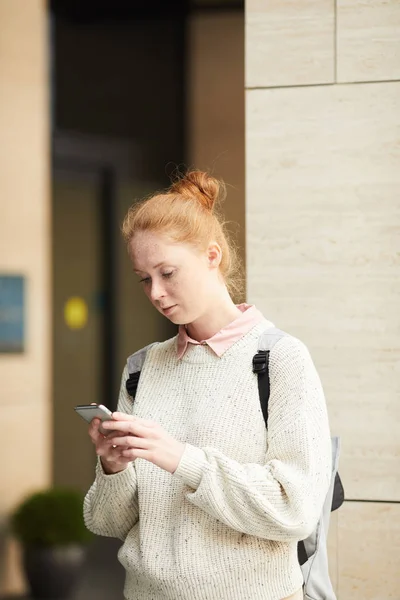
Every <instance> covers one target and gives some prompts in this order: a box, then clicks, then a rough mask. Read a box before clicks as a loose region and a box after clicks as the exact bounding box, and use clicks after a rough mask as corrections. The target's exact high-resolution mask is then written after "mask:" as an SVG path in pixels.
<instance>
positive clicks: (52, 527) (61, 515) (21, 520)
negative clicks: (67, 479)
mask: <svg viewBox="0 0 400 600" xmlns="http://www.w3.org/2000/svg"><path fill="white" fill-rule="evenodd" d="M11 528H12V531H13V533H14V535H15V536H16V537H17V538H18V539H19V540H20V541H21V542H22V543H23V544H24V545H35V546H65V545H68V544H84V543H87V542H88V541H89V540H90V539H91V537H92V534H91V533H90V532H89V531H88V529H86V526H85V523H84V520H83V494H81V493H80V492H78V491H77V490H75V489H69V488H51V489H49V490H44V491H41V492H36V493H34V494H32V495H30V496H28V497H27V498H26V499H25V500H24V501H23V502H22V503H21V504H20V505H19V506H18V507H17V509H16V510H15V512H14V514H13V515H12V517H11Z"/></svg>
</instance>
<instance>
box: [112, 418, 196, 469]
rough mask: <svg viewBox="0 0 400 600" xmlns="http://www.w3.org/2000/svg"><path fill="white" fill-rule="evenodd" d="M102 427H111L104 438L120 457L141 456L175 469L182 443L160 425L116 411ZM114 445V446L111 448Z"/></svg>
mask: <svg viewBox="0 0 400 600" xmlns="http://www.w3.org/2000/svg"><path fill="white" fill-rule="evenodd" d="M102 427H103V429H104V430H105V431H111V430H113V432H112V433H110V434H108V435H107V437H106V439H105V440H103V442H104V445H105V446H108V448H111V449H112V452H115V453H116V456H118V457H120V460H125V461H127V462H131V461H133V460H135V459H136V458H144V459H145V460H148V461H149V462H151V463H153V464H155V465H157V466H158V467H160V469H164V471H168V473H174V472H175V471H176V469H177V467H178V465H179V462H180V460H181V457H182V454H183V452H184V449H185V444H182V443H181V442H178V441H177V440H175V439H174V438H173V437H172V436H170V435H169V434H168V433H167V432H166V431H165V429H163V428H162V427H161V425H158V424H157V423H154V421H147V420H145V419H140V418H139V417H134V416H132V415H127V414H125V413H120V412H115V413H113V419H112V420H110V421H105V422H104V423H103V424H102ZM113 446H117V448H114V449H113ZM102 447H103V445H102ZM113 456H114V455H113Z"/></svg>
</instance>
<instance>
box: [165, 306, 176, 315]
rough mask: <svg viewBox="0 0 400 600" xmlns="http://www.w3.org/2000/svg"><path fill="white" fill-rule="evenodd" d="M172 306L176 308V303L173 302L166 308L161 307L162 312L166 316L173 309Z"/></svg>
mask: <svg viewBox="0 0 400 600" xmlns="http://www.w3.org/2000/svg"><path fill="white" fill-rule="evenodd" d="M174 308H176V304H174V305H173V306H169V307H168V308H163V309H162V311H163V314H164V315H166V316H168V315H169V314H171V312H172V311H173V310H174Z"/></svg>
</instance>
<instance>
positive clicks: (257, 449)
mask: <svg viewBox="0 0 400 600" xmlns="http://www.w3.org/2000/svg"><path fill="white" fill-rule="evenodd" d="M269 326H271V323H269V322H268V321H263V322H261V323H260V324H259V325H257V326H255V327H254V328H253V329H251V331H250V332H249V333H247V334H246V335H244V336H243V337H242V338H241V339H240V340H239V341H237V342H235V343H234V344H233V345H232V346H231V347H230V348H229V350H227V351H226V352H225V353H224V354H223V355H222V357H220V358H219V357H218V356H216V355H215V354H214V353H213V351H212V350H211V349H210V348H209V347H208V346H206V345H190V346H189V348H188V350H187V352H186V354H185V355H184V357H183V358H182V359H181V360H178V359H177V356H176V343H177V338H172V339H170V340H167V341H166V342H163V343H160V344H158V345H156V346H153V348H152V349H151V350H150V351H149V353H148V355H147V358H146V362H145V365H144V367H143V371H142V374H141V377H140V382H139V387H138V391H137V395H136V399H135V402H134V406H133V413H134V414H135V415H138V416H140V417H143V418H146V419H152V420H154V421H156V422H158V423H160V425H162V426H163V427H164V428H165V429H166V430H167V431H168V432H169V433H170V434H171V435H173V436H174V437H175V438H176V439H178V440H180V441H183V442H186V449H185V452H184V454H183V457H182V459H181V462H180V464H179V466H178V469H177V471H176V472H175V473H174V475H170V474H169V473H167V472H165V471H163V470H162V469H160V468H158V467H156V466H155V465H153V464H151V463H149V462H147V461H144V460H142V459H137V460H136V461H135V462H134V463H131V464H130V465H129V467H128V468H127V469H126V470H125V471H123V472H121V473H117V474H115V475H105V474H104V472H103V470H102V467H101V463H100V462H98V464H97V468H96V479H95V482H94V483H93V485H92V487H91V488H90V490H89V492H88V494H87V496H86V498H85V505H84V516H85V522H86V525H87V527H88V528H89V529H90V530H92V531H93V532H94V533H97V534H99V535H104V536H111V537H118V538H120V539H121V540H123V542H124V544H123V546H122V547H121V549H120V551H119V560H120V561H121V563H122V565H123V566H124V567H125V569H126V582H125V597H126V598H127V599H128V600H281V599H282V598H286V597H287V596H290V595H291V594H293V593H294V592H295V591H297V590H298V589H299V588H300V587H301V585H302V583H303V580H302V574H301V570H300V567H299V564H298V560H297V541H298V540H300V539H304V538H305V537H307V536H308V534H309V533H310V532H311V531H312V529H313V528H314V526H315V524H316V521H317V519H318V517H319V514H320V511H321V509H322V504H323V501H324V498H325V495H326V493H327V490H328V486H329V480H330V473H331V442H330V432H329V426H328V418H327V411H326V406H325V400H324V394H323V391H322V388H321V383H320V380H319V377H318V375H317V373H316V370H315V368H314V365H313V363H312V360H311V358H310V355H309V353H308V351H307V349H306V347H305V346H304V345H303V344H302V343H301V342H300V341H299V340H297V339H295V338H293V337H290V336H288V337H284V338H283V339H281V340H280V341H279V342H278V343H277V344H276V345H275V347H274V348H273V350H272V351H271V354H270V367H269V372H270V381H271V395H270V401H269V422H268V436H267V432H266V428H265V423H264V419H263V415H262V412H261V407H260V401H259V395H258V386H257V376H256V375H255V374H254V373H253V372H252V359H253V356H254V354H255V353H256V352H257V343H258V339H259V336H260V334H261V332H262V331H263V330H265V329H266V328H267V327H269ZM127 377H128V373H127V369H126V368H125V370H124V373H123V377H122V385H121V393H120V398H119V407H118V410H121V411H125V412H128V413H131V412H132V401H131V399H130V397H129V396H128V395H127V393H126V391H125V381H126V379H127Z"/></svg>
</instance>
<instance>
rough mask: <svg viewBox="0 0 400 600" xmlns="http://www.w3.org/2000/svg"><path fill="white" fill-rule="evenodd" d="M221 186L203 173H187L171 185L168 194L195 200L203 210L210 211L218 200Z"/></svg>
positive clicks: (213, 178)
mask: <svg viewBox="0 0 400 600" xmlns="http://www.w3.org/2000/svg"><path fill="white" fill-rule="evenodd" d="M222 187H223V184H222V183H221V182H220V181H218V179H215V177H212V176H211V175H208V173H204V172H203V171H189V172H188V173H186V175H184V176H183V177H182V178H181V179H178V181H175V183H173V184H172V186H171V188H170V193H173V194H180V195H181V196H183V197H184V198H187V199H193V198H195V199H196V200H198V202H200V204H201V205H202V206H204V208H206V209H207V210H209V211H212V210H213V208H214V205H215V203H216V202H217V200H219V199H220V193H221V188H222Z"/></svg>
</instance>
